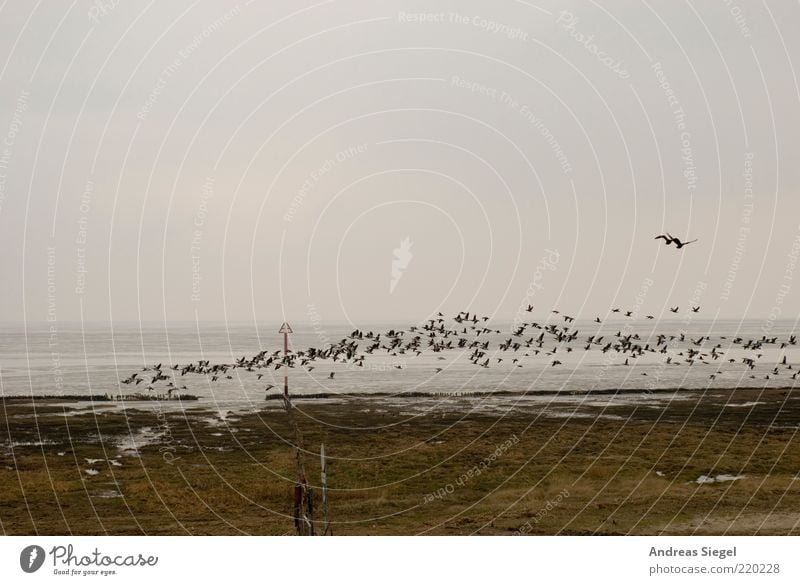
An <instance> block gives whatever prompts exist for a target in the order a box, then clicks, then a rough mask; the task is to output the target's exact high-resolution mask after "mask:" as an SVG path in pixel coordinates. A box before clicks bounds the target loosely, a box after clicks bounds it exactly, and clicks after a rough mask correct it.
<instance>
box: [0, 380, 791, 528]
mask: <svg viewBox="0 0 800 585" xmlns="http://www.w3.org/2000/svg"><path fill="white" fill-rule="evenodd" d="M168 406H169V405H168V404H167V403H164V404H163V405H156V406H155V407H152V408H149V407H144V406H143V405H139V404H134V403H130V404H127V405H126V407H125V408H120V407H119V406H117V405H114V404H104V405H96V406H94V407H91V408H89V407H87V404H86V403H85V402H83V403H79V402H75V403H70V402H69V401H64V400H63V399H62V400H58V399H53V400H37V401H36V402H35V403H34V402H31V401H30V400H25V399H15V400H11V399H6V400H3V401H0V441H2V443H0V531H2V532H3V533H5V534H55V535H60V534H161V535H163V534H176V535H183V534H210V535H216V534H264V535H282V534H294V525H293V518H292V503H293V499H292V498H293V488H294V484H295V480H296V478H297V467H296V460H295V448H294V447H295V442H296V433H295V431H294V429H293V428H292V426H291V424H290V422H289V417H288V416H287V414H286V412H285V410H284V409H283V407H282V405H281V403H280V401H274V402H273V401H271V402H266V403H265V404H264V406H263V407H259V408H255V409H250V410H246V409H242V410H241V411H229V410H223V411H220V410H219V409H217V408H212V407H211V406H210V405H204V404H203V401H199V402H194V403H192V405H191V407H188V406H187V407H185V408H183V409H180V408H168ZM293 412H294V419H295V421H296V422H297V426H298V428H299V429H300V430H301V432H302V443H303V447H304V450H303V456H302V462H303V465H304V468H305V472H306V476H307V478H308V481H309V484H310V485H311V486H312V490H313V493H314V503H315V506H316V510H315V514H314V516H315V522H316V525H317V528H318V529H319V527H321V524H322V521H323V511H322V491H321V487H320V479H319V478H320V460H319V448H320V445H321V444H323V443H324V445H325V451H326V454H327V457H328V460H327V461H328V470H327V472H328V474H327V475H328V500H329V518H330V522H331V524H330V526H331V529H332V532H333V533H334V534H337V535H346V534H408V535H412V534H498V535H511V534H578V535H592V534H619V535H624V534H676V535H677V534H765V535H766V534H771V535H775V534H777V535H783V534H800V527H799V526H800V448H799V447H800V439H798V433H797V431H798V429H799V428H800V426H799V424H800V393H798V392H797V391H793V390H791V389H758V388H751V389H736V390H720V389H716V388H715V389H714V390H713V391H697V390H678V391H675V392H672V393H659V394H644V393H641V394H637V393H635V392H628V393H626V394H620V395H614V394H603V395H596V396H592V395H583V396H581V395H573V396H556V397H545V396H542V397H539V398H537V397H535V396H530V395H528V396H524V397H516V396H498V397H493V398H491V399H490V398H488V397H468V396H461V397H435V398H434V397H430V398H424V397H409V398H398V397H395V398H386V397H376V398H368V397H363V396H359V397H350V398H348V397H343V398H339V399H335V400H325V399H318V400H311V399H306V400H303V399H296V400H295V401H294V410H293Z"/></svg>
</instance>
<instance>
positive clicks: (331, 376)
mask: <svg viewBox="0 0 800 585" xmlns="http://www.w3.org/2000/svg"><path fill="white" fill-rule="evenodd" d="M335 374H336V372H331V373H330V375H328V379H329V380H333V376H334V375H335Z"/></svg>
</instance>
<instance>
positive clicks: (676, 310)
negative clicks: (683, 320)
mask: <svg viewBox="0 0 800 585" xmlns="http://www.w3.org/2000/svg"><path fill="white" fill-rule="evenodd" d="M678 309H680V307H670V308H669V310H670V311H672V312H673V313H677V312H678Z"/></svg>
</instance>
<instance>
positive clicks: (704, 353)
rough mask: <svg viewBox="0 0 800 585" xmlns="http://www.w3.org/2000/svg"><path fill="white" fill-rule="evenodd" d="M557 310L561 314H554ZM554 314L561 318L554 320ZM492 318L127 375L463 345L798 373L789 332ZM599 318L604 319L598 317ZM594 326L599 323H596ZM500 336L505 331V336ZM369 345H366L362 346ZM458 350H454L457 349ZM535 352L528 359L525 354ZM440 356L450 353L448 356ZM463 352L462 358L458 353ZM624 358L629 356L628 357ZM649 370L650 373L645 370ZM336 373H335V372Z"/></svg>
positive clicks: (519, 358)
mask: <svg viewBox="0 0 800 585" xmlns="http://www.w3.org/2000/svg"><path fill="white" fill-rule="evenodd" d="M655 239H656V240H659V239H663V240H664V242H665V244H666V245H670V244H675V246H676V248H678V249H681V248H683V247H684V246H687V245H688V244H691V243H693V242H696V241H697V240H696V239H695V240H690V241H685V242H684V241H681V240H680V239H678V238H675V237H673V236H671V235H670V234H669V233H666V234H662V235H659V236H656V238H655ZM669 310H670V312H672V313H677V312H678V311H679V310H680V307H670V308H669ZM690 310H691V312H692V313H698V312H699V311H700V307H698V306H692V307H690ZM525 311H526V312H528V313H532V312H533V306H532V305H528V306H527V308H526V309H525ZM611 313H620V314H622V315H624V316H625V317H627V318H630V319H632V318H635V317H634V315H633V311H624V312H623V311H622V310H621V309H618V308H617V309H612V310H611ZM553 316H555V317H553ZM645 319H655V316H653V315H645ZM551 320H555V321H556V322H555V323H552V322H550V321H551ZM488 321H489V317H478V315H477V313H470V312H469V311H461V312H459V313H458V314H457V315H456V316H455V317H452V318H449V319H448V318H445V316H444V315H443V314H442V313H438V314H437V316H436V317H434V318H432V319H428V320H427V321H426V322H425V323H424V324H423V325H420V326H411V327H409V328H408V330H403V329H390V330H389V331H385V332H378V333H375V332H372V331H367V332H365V331H362V330H360V329H356V330H354V331H352V332H351V333H350V334H349V335H348V336H347V337H345V338H343V339H341V340H340V341H338V342H337V343H333V344H329V345H328V346H327V347H324V348H316V347H309V348H307V349H303V350H299V351H294V350H291V351H288V352H283V351H281V350H276V351H273V352H271V353H270V352H268V351H267V350H264V351H261V352H259V353H258V354H256V355H255V356H253V357H251V358H249V359H248V358H247V357H245V356H242V357H241V358H240V359H238V360H235V361H234V362H232V363H220V364H211V363H210V361H209V360H200V361H198V362H196V363H194V362H193V363H190V364H186V365H180V364H175V365H174V366H172V367H171V368H167V369H164V368H163V367H162V364H156V365H154V366H152V367H144V368H143V369H142V371H141V372H136V373H134V374H132V375H131V376H130V377H128V378H126V379H124V380H122V383H123V384H133V385H137V386H138V385H139V384H146V386H145V387H146V388H147V390H153V389H154V388H155V387H156V386H157V385H158V384H159V382H162V381H165V382H167V386H166V391H167V394H168V395H169V396H170V397H171V396H172V394H173V393H174V392H175V391H176V390H187V389H188V388H187V386H186V385H185V384H184V385H183V386H180V387H179V386H177V385H176V380H177V379H178V378H179V377H180V378H183V377H184V376H186V375H187V374H196V375H201V376H205V377H206V378H207V379H208V381H209V382H217V381H218V380H233V377H234V376H233V374H234V373H238V372H237V371H240V372H250V373H253V374H254V375H255V376H256V378H257V380H261V379H262V378H264V376H265V375H266V374H267V372H269V373H272V374H274V373H276V372H277V371H278V370H280V369H281V368H302V369H304V370H305V371H306V372H311V371H312V370H314V369H315V367H317V364H320V363H325V362H331V363H344V364H350V365H352V366H353V367H363V366H364V360H366V359H367V356H369V355H373V354H376V353H381V352H383V353H385V354H386V355H389V356H406V355H408V356H417V357H418V356H421V355H423V353H425V352H431V353H436V354H446V352H460V354H461V355H462V356H465V357H466V359H467V360H468V361H469V362H470V363H472V364H473V365H475V366H477V367H481V368H489V367H490V366H498V365H500V364H502V363H503V362H504V361H505V362H506V365H510V366H512V367H516V368H521V367H523V365H525V364H529V363H530V360H531V359H535V358H536V357H540V358H546V361H544V362H543V363H540V364H539V365H541V366H549V367H555V366H559V365H562V362H561V360H560V359H559V357H561V356H562V355H564V354H567V353H571V352H573V351H575V350H576V349H582V350H583V351H592V350H596V351H600V352H602V353H603V354H608V353H609V352H614V353H616V354H618V355H617V357H618V359H617V361H618V362H619V363H618V365H621V366H632V365H634V364H635V362H636V360H637V359H639V358H642V357H644V356H653V355H655V356H661V363H662V364H664V365H666V366H681V365H685V366H687V367H689V366H695V365H699V364H704V365H713V364H720V365H718V366H717V367H716V368H712V369H714V370H716V371H714V372H713V373H711V374H709V379H711V380H714V379H716V378H717V376H719V375H721V374H723V370H722V366H721V364H723V363H727V364H729V365H733V364H736V363H741V365H742V367H743V368H744V370H740V377H743V376H744V375H749V377H750V378H751V379H756V378H761V377H763V379H765V380H770V379H772V378H775V377H778V376H781V375H783V376H785V377H787V378H791V379H792V380H797V374H798V371H797V370H795V369H794V366H793V365H792V364H791V363H789V361H788V359H787V355H786V353H785V352H782V350H784V349H786V348H787V347H789V346H796V345H797V336H796V335H794V334H790V335H788V337H787V338H785V339H779V337H778V336H773V337H767V336H766V335H762V336H761V337H760V338H750V339H745V338H744V337H742V336H735V337H733V338H728V337H726V336H719V337H718V338H716V343H712V339H711V337H709V336H707V335H701V336H700V337H698V338H697V339H694V338H692V337H691V336H688V335H687V334H686V333H685V332H680V331H679V332H676V333H674V334H665V333H655V332H654V333H653V334H652V335H651V336H650V337H647V338H645V339H643V338H641V337H640V336H639V334H637V333H634V332H628V331H627V328H626V331H625V332H624V333H623V329H622V328H620V329H619V330H618V331H617V333H616V334H614V335H610V334H608V333H606V334H603V335H600V331H599V330H598V331H597V332H595V333H594V334H592V335H586V334H584V335H583V336H582V335H581V333H580V331H579V330H578V329H577V328H576V325H575V317H571V316H569V315H565V314H562V313H560V312H559V311H557V310H553V311H551V315H550V316H549V317H548V319H547V320H545V321H544V322H541V323H540V322H537V321H530V322H525V321H520V322H518V323H517V324H515V325H514V326H513V328H512V330H511V331H510V332H509V333H508V334H507V335H508V337H507V338H505V336H504V335H502V332H501V331H500V330H498V329H494V328H492V327H489V326H488ZM592 323H595V324H596V323H602V321H601V319H600V317H596V318H595V319H594V320H593V322H592ZM591 326H592V327H593V325H591ZM497 336H502V337H501V340H499V341H498V338H497ZM362 344H363V345H362ZM767 347H774V348H777V349H779V350H781V352H782V353H781V357H780V359H779V360H778V361H777V362H775V363H771V364H769V366H767V372H766V373H763V370H762V371H760V372H758V375H756V374H757V373H756V372H755V370H756V367H757V366H758V365H759V364H760V361H759V360H761V359H762V358H763V357H764V355H765V354H764V350H765V348H767ZM733 348H739V349H740V350H741V355H740V356H739V358H738V359H737V358H734V357H726V354H728V353H729V352H730V350H731V349H733ZM450 355H452V354H450ZM526 358H528V359H526ZM437 359H438V360H446V359H447V357H445V356H444V355H442V356H438V357H437ZM457 359H458V358H457ZM623 360H624V361H623ZM393 367H394V368H397V369H403V365H402V364H394V365H393ZM442 371H444V368H442V367H437V368H435V370H434V372H433V373H434V374H439V373H440V372H442ZM641 375H642V376H647V375H648V374H647V372H641ZM334 376H335V372H333V371H331V372H330V373H329V374H328V378H329V379H333V378H334ZM273 388H275V385H274V384H268V385H267V386H266V387H265V390H266V391H267V392H269V391H270V390H272V389H273Z"/></svg>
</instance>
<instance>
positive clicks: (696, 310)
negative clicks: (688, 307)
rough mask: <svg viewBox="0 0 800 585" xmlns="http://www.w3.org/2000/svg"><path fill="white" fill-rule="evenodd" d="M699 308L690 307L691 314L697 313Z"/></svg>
mask: <svg viewBox="0 0 800 585" xmlns="http://www.w3.org/2000/svg"><path fill="white" fill-rule="evenodd" d="M699 312H700V307H692V313H699Z"/></svg>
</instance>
